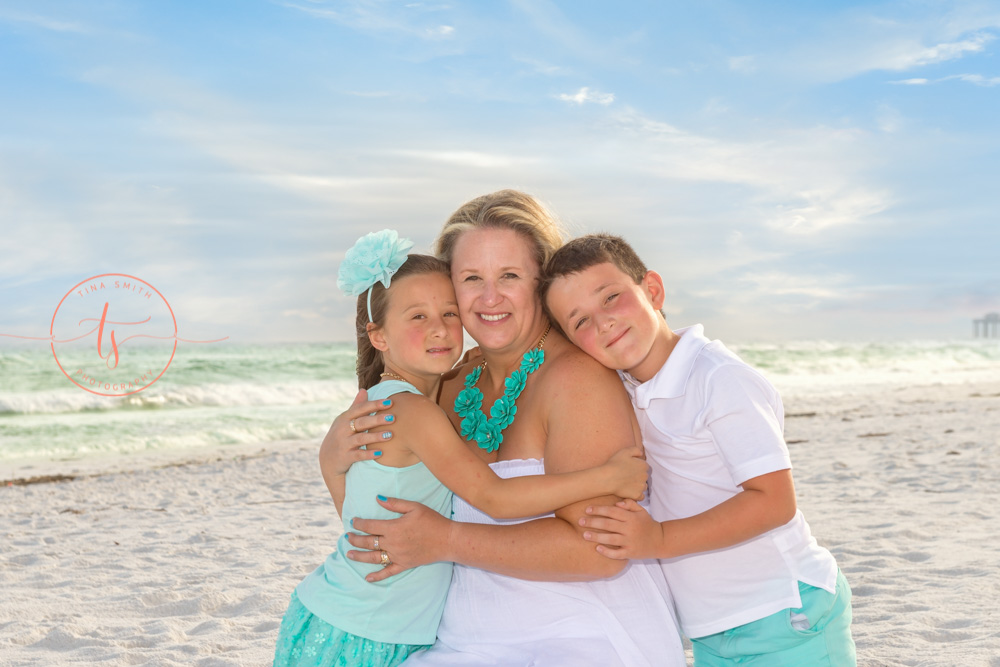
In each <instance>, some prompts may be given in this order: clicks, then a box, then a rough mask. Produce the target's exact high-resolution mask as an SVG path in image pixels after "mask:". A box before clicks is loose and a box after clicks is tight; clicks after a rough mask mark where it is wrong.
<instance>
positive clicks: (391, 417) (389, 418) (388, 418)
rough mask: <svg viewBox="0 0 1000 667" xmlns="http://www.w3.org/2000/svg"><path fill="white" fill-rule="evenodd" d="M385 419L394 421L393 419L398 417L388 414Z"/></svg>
mask: <svg viewBox="0 0 1000 667" xmlns="http://www.w3.org/2000/svg"><path fill="white" fill-rule="evenodd" d="M385 420H386V421H387V422H393V421H396V418H395V417H393V416H392V415H386V416H385Z"/></svg>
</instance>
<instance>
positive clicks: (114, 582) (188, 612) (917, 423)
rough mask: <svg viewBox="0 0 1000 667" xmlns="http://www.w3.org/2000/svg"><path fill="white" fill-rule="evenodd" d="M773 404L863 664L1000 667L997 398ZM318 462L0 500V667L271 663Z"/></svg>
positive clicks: (319, 521) (254, 461)
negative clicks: (842, 577)
mask: <svg viewBox="0 0 1000 667" xmlns="http://www.w3.org/2000/svg"><path fill="white" fill-rule="evenodd" d="M785 402H786V410H787V413H788V417H787V420H786V436H787V439H788V441H789V447H790V449H791V452H792V459H793V461H794V463H795V471H794V472H795V479H796V485H797V491H798V496H799V505H800V507H801V509H802V510H803V511H804V513H805V515H806V518H807V519H808V520H809V522H810V524H811V525H812V527H813V532H814V534H815V535H816V536H817V538H818V539H819V541H820V543H821V544H823V545H825V546H827V547H828V548H829V549H830V550H831V551H832V552H833V553H834V555H835V556H836V557H837V560H838V561H839V563H840V565H841V568H842V569H843V570H844V572H845V573H846V575H847V577H848V580H849V581H850V582H851V585H852V587H853V589H854V636H855V639H856V641H857V645H858V656H859V664H861V665H866V666H869V665H870V666H879V665H947V666H949V667H954V666H956V665H963V666H988V667H1000V630H998V622H1000V602H998V600H1000V509H998V505H1000V457H998V454H1000V443H998V435H997V434H998V433H1000V382H997V383H995V384H982V385H976V386H970V385H942V386H931V387H915V388H906V389H894V390H883V391H881V392H872V393H867V394H858V395H853V396H834V397H831V396H814V397H800V398H786V401H785ZM315 448H316V445H315V443H307V444H303V443H298V444H288V443H285V444H282V445H269V446H268V447H267V449H265V450H262V451H255V452H254V453H251V454H246V453H243V454H240V455H233V454H227V455H225V456H221V457H218V456H216V457H213V458H211V459H210V460H207V461H196V462H190V463H187V464H184V465H175V466H167V467H147V468H145V469H140V470H136V471H132V472H120V471H119V472H114V473H111V474H105V475H93V474H78V476H77V477H76V478H75V479H73V480H69V481H67V480H64V481H57V482H48V483H35V484H28V485H6V486H5V487H4V488H0V537H2V540H0V589H2V591H3V599H2V603H0V665H4V666H6V665H10V666H13V665H73V664H94V663H98V662H100V663H101V664H106V665H145V664H148V665H204V666H214V665H219V666H221V665H265V664H270V661H271V657H272V651H273V644H274V639H275V636H276V633H277V628H278V624H279V622H280V620H281V616H282V613H283V612H284V610H285V606H286V604H287V602H288V596H289V594H290V592H291V590H292V588H293V587H294V586H295V584H296V583H298V582H299V580H300V579H301V578H302V577H303V576H305V575H306V574H307V573H308V572H309V571H311V570H312V569H313V568H315V567H316V566H317V565H318V564H319V563H320V562H321V561H322V559H323V558H324V557H325V556H326V554H327V553H328V552H329V551H330V549H331V548H332V546H333V544H334V543H335V541H336V538H337V536H338V535H339V534H340V531H341V525H340V521H339V519H338V517H337V515H336V513H335V511H334V509H333V504H332V502H331V501H330V499H329V496H328V495H327V492H326V489H325V487H324V486H323V484H322V481H321V479H320V476H319V472H318V470H317V466H316V463H315V460H316V459H315ZM258 450H259V448H258ZM178 458H180V457H178ZM63 467H64V468H65V467H66V466H63ZM121 467H123V466H122V464H119V465H118V468H121ZM59 472H60V473H66V472H67V471H66V470H60V471H59ZM34 474H38V471H37V470H36V471H34V472H32V473H24V474H23V475H22V476H24V477H30V476H33V475H34Z"/></svg>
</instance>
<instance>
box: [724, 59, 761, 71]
mask: <svg viewBox="0 0 1000 667" xmlns="http://www.w3.org/2000/svg"><path fill="white" fill-rule="evenodd" d="M729 69H731V70H733V71H734V72H740V73H742V74H750V73H752V72H756V71H757V59H756V58H754V57H753V56H734V57H732V58H730V59H729Z"/></svg>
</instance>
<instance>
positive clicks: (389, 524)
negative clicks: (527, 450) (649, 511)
mask: <svg viewBox="0 0 1000 667" xmlns="http://www.w3.org/2000/svg"><path fill="white" fill-rule="evenodd" d="M563 356H564V358H561V359H559V362H560V363H559V364H558V368H556V364H554V365H553V367H552V368H550V372H549V373H547V375H546V377H547V379H548V381H549V382H548V383H547V384H548V386H547V388H546V390H545V391H540V392H538V394H536V395H544V396H546V399H545V400H547V401H548V403H547V404H546V405H545V406H543V407H544V410H545V413H547V414H548V415H549V417H548V420H547V423H546V429H547V431H548V440H547V444H546V448H545V457H546V461H545V463H546V468H547V469H550V470H552V471H553V472H566V471H570V470H578V469H581V468H587V467H592V466H594V465H599V464H601V463H603V462H604V461H606V460H607V459H608V458H609V457H610V456H611V455H612V454H613V453H614V452H616V451H618V450H620V449H622V448H625V447H630V446H632V445H634V444H636V442H637V441H638V430H637V427H636V426H635V417H634V413H633V412H632V407H631V404H630V403H629V400H628V396H627V395H626V394H625V390H624V388H623V387H622V386H621V382H620V381H619V380H618V377H617V375H615V373H614V372H612V371H609V370H607V369H605V368H603V367H601V366H599V365H598V364H597V362H595V361H593V360H592V359H590V358H589V357H587V356H586V355H584V354H583V353H582V352H578V351H576V350H575V349H574V350H572V351H570V352H567V353H566V354H565V355H563ZM553 361H555V360H553ZM616 500H617V498H615V497H601V498H592V499H590V500H586V501H582V502H578V503H574V504H572V505H569V506H568V507H564V508H562V509H560V510H558V511H557V512H556V516H557V517H558V518H555V519H537V520H534V521H528V522H525V523H521V524H517V525H514V526H489V525H480V524H467V523H457V522H453V521H449V520H448V519H445V518H444V517H442V516H441V515H440V514H438V513H437V512H434V511H433V510H429V509H427V508H425V507H424V506H422V505H419V504H417V503H410V502H406V501H402V500H394V499H390V501H388V502H387V503H382V504H383V506H385V507H386V508H388V509H390V510H392V511H394V512H400V513H402V514H403V516H401V517H400V518H398V519H391V520H364V519H356V520H355V522H354V527H355V528H356V529H357V530H361V531H364V532H365V533H368V534H367V535H357V534H349V535H348V539H349V541H350V543H351V544H352V545H354V546H355V547H358V548H360V549H371V548H372V546H373V537H372V536H374V535H378V536H379V546H380V547H381V548H382V549H384V550H385V551H386V552H388V553H389V555H390V557H391V558H392V560H393V564H392V565H390V566H388V567H386V568H384V569H382V570H380V571H378V572H375V573H374V574H372V575H369V580H371V581H378V580H381V579H385V578H387V577H390V576H392V575H393V574H396V573H398V572H401V571H402V570H404V569H407V568H410V567H415V566H418V565H425V564H427V563H432V562H436V561H446V560H448V561H454V562H456V563H462V564H464V565H469V566H472V567H479V568H482V569H486V570H491V571H493V572H497V573H500V574H506V575H508V576H513V577H518V578H520V579H529V580H536V581H581V580H592V579H601V578H604V577H609V576H612V575H614V574H617V573H618V572H619V571H620V570H621V569H622V568H623V567H624V566H625V563H624V562H623V561H615V560H612V559H610V558H604V557H603V556H601V555H600V554H599V553H597V551H596V549H595V548H594V545H593V544H589V543H587V542H586V541H584V540H583V539H581V536H580V533H581V532H582V528H581V527H580V526H579V525H578V523H577V522H578V520H579V518H580V517H581V516H583V515H584V509H585V508H586V507H587V506H588V505H602V504H614V502H615V501H616ZM348 556H349V557H350V558H352V559H353V560H357V561H361V562H368V563H378V562H379V560H380V554H378V553H375V552H370V551H351V552H350V553H349V554H348ZM609 563H610V564H612V566H611V567H609Z"/></svg>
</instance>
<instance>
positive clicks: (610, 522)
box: [580, 470, 796, 559]
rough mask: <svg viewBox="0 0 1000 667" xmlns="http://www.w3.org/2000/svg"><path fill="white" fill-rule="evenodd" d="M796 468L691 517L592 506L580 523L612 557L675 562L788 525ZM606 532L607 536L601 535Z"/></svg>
mask: <svg viewBox="0 0 1000 667" xmlns="http://www.w3.org/2000/svg"><path fill="white" fill-rule="evenodd" d="M795 511H796V504H795V486H794V484H793V483H792V471H791V470H778V471H776V472H772V473H768V474H766V475H760V476H759V477H754V478H752V479H748V480H747V481H746V482H744V483H743V491H741V492H740V493H737V494H736V495H735V496H733V497H732V498H730V499H729V500H727V501H725V502H723V503H720V504H718V505H716V506H715V507H713V508H712V509H710V510H707V511H705V512H702V513H701V514H696V515H695V516H692V517H688V518H686V519H674V520H672V521H663V522H657V521H654V520H653V518H652V517H650V516H649V513H647V512H646V510H645V509H643V508H642V507H640V506H639V505H638V504H637V503H635V502H634V501H630V500H625V501H622V502H620V503H618V504H617V505H615V506H614V507H606V506H591V507H588V508H587V516H586V517H584V518H582V519H580V525H581V526H584V527H585V528H588V529H594V530H587V531H586V532H584V534H583V538H584V539H585V540H590V541H591V542H596V543H597V544H598V546H597V551H598V552H600V553H601V554H603V555H605V556H607V557H608V558H616V559H619V558H675V557H677V556H685V555H687V554H692V553H699V552H702V551H712V550H714V549H723V548H725V547H730V546H733V545H734V544H739V543H741V542H745V541H747V540H749V539H752V538H754V537H757V536H758V535H761V534H763V533H766V532H767V531H769V530H773V529H775V528H778V527H779V526H783V525H785V524H786V523H788V522H789V521H791V520H792V517H793V516H795ZM597 531H605V532H597Z"/></svg>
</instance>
